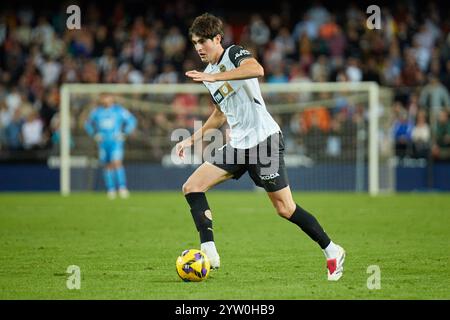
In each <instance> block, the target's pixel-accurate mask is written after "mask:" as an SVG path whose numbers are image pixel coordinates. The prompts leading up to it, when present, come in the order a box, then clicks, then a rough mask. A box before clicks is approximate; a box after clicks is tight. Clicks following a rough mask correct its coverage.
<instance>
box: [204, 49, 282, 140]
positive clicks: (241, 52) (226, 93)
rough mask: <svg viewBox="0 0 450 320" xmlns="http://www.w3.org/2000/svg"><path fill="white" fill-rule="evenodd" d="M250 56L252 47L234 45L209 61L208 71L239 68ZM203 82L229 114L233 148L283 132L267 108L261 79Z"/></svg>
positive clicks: (227, 114) (215, 71) (216, 71)
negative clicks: (215, 61)
mask: <svg viewBox="0 0 450 320" xmlns="http://www.w3.org/2000/svg"><path fill="white" fill-rule="evenodd" d="M250 57H252V55H251V54H250V52H249V51H248V50H245V49H244V48H242V47H241V46H236V45H232V46H230V47H228V48H227V49H225V51H224V52H223V54H222V56H221V57H220V58H219V61H218V62H217V64H208V66H207V67H206V69H205V71H204V72H205V73H210V74H214V73H219V72H224V71H228V70H232V69H236V68H237V67H238V66H239V64H240V63H241V61H242V60H244V59H246V58H250ZM203 83H204V85H205V86H206V88H207V89H208V90H209V92H210V93H211V96H212V98H213V100H214V101H215V103H216V104H217V105H218V106H219V107H220V110H221V111H222V112H223V113H224V114H225V116H226V117H227V122H228V125H229V126H230V145H231V146H232V147H233V148H238V149H249V148H252V147H254V146H256V145H257V144H258V143H260V142H262V141H264V140H265V139H267V137H269V136H270V135H272V134H274V133H276V132H278V131H280V127H279V126H278V124H277V123H276V122H275V120H274V119H273V118H272V116H271V115H270V113H269V112H268V111H267V109H266V104H265V103H264V100H263V98H262V95H261V89H260V88H259V83H258V79H257V78H252V79H245V80H229V81H216V82H206V81H204V82H203Z"/></svg>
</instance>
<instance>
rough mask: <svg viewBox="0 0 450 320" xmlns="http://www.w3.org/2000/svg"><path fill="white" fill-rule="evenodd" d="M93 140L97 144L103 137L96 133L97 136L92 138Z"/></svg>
mask: <svg viewBox="0 0 450 320" xmlns="http://www.w3.org/2000/svg"><path fill="white" fill-rule="evenodd" d="M94 140H95V141H97V142H102V140H103V137H102V135H101V134H100V133H97V134H96V135H95V136H94Z"/></svg>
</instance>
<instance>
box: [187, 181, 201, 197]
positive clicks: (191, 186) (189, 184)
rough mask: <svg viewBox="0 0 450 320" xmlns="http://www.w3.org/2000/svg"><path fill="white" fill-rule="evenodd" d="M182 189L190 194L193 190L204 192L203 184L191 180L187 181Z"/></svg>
mask: <svg viewBox="0 0 450 320" xmlns="http://www.w3.org/2000/svg"><path fill="white" fill-rule="evenodd" d="M181 189H182V190H183V194H188V193H191V192H204V190H203V188H201V186H198V185H197V184H195V183H192V182H190V181H186V182H185V183H184V184H183V187H182V188H181Z"/></svg>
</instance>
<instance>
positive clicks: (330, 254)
mask: <svg viewBox="0 0 450 320" xmlns="http://www.w3.org/2000/svg"><path fill="white" fill-rule="evenodd" d="M338 252H339V249H338V246H337V245H336V244H334V243H333V241H331V242H330V244H329V245H328V246H327V247H326V248H325V249H324V250H323V253H324V254H325V257H326V258H327V259H334V258H336V257H337V255H338Z"/></svg>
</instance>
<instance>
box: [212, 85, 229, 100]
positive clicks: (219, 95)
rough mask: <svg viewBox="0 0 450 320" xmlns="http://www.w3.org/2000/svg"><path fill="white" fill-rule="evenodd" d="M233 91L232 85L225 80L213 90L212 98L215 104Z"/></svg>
mask: <svg viewBox="0 0 450 320" xmlns="http://www.w3.org/2000/svg"><path fill="white" fill-rule="evenodd" d="M232 92H233V87H231V85H230V84H229V83H228V82H225V83H224V84H223V85H221V86H220V88H219V89H218V90H217V91H216V92H214V94H213V98H214V100H215V101H216V103H217V104H220V103H221V102H222V101H223V100H224V99H225V97H226V96H228V95H229V94H231V93H232Z"/></svg>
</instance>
